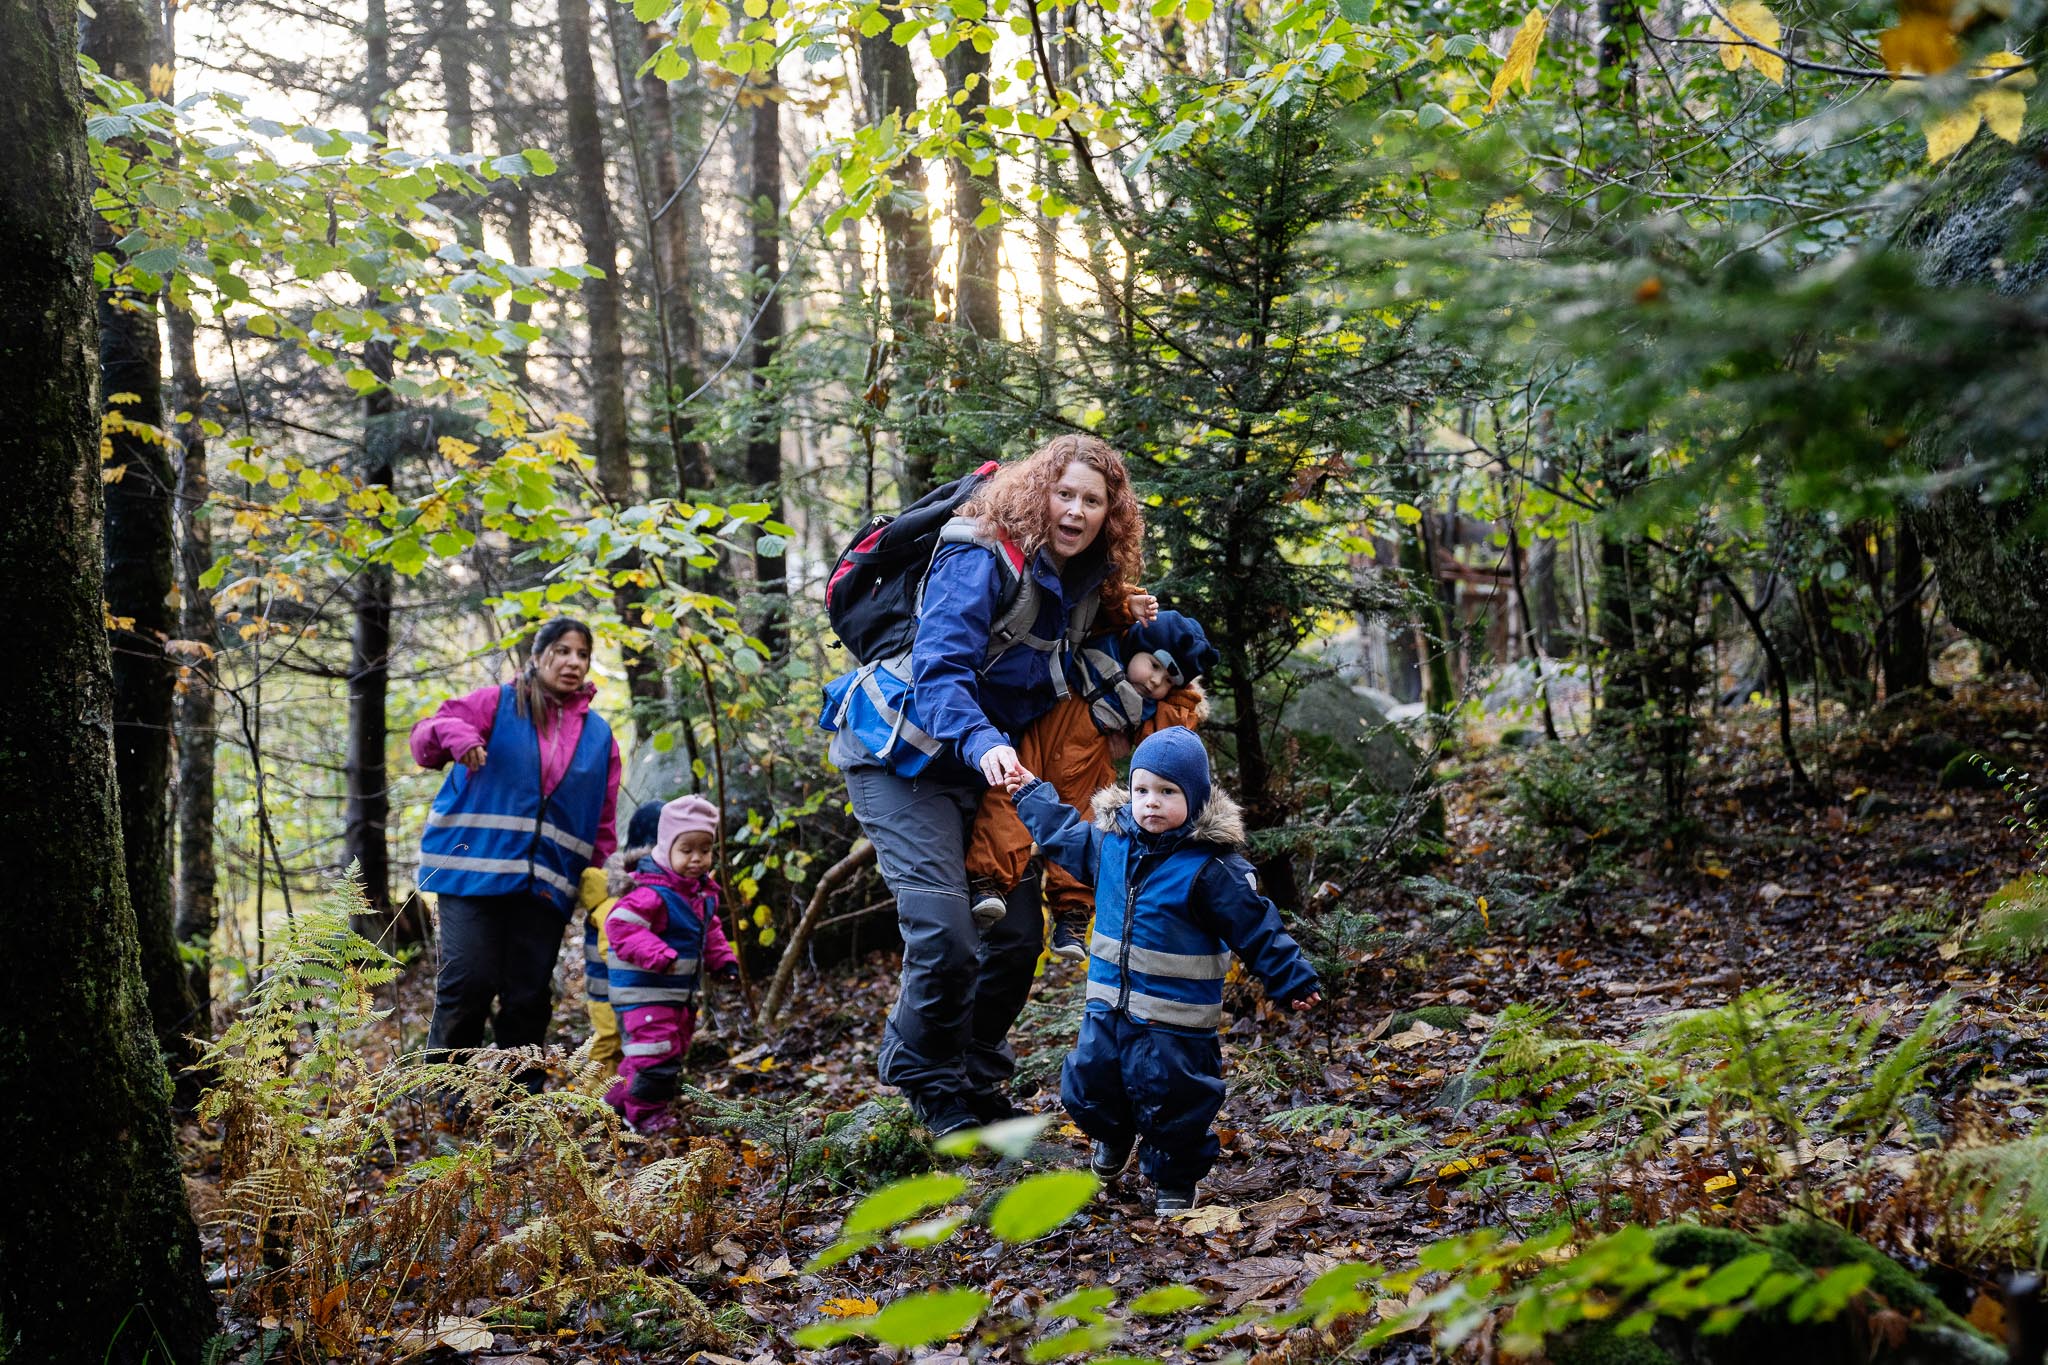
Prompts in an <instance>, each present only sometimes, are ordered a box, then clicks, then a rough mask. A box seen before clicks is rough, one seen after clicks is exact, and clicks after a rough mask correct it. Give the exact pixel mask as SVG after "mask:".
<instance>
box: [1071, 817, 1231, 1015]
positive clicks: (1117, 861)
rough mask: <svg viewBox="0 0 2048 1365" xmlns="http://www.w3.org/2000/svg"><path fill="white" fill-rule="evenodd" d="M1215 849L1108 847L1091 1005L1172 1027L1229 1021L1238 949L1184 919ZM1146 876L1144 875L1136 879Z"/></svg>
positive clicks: (1125, 839)
mask: <svg viewBox="0 0 2048 1365" xmlns="http://www.w3.org/2000/svg"><path fill="white" fill-rule="evenodd" d="M1215 857H1216V853H1215V851H1214V850H1213V849H1208V848H1201V847H1186V846H1183V847H1181V848H1177V849H1174V850H1172V851H1171V852H1168V853H1165V854H1163V855H1162V854H1159V853H1152V852H1148V851H1146V850H1145V849H1144V848H1143V847H1142V846H1139V845H1137V844H1136V843H1135V842H1134V841H1133V840H1132V839H1131V838H1130V837H1129V836H1128V835H1123V834H1112V835H1110V836H1109V837H1108V838H1107V839H1105V840H1104V841H1103V845H1102V875H1101V878H1100V880H1099V881H1098V882H1097V883H1096V898H1095V934H1094V937H1093V939H1092V940H1090V942H1089V944H1088V956H1089V962H1088V1001H1089V1004H1090V1006H1091V1007H1092V1006H1094V1005H1096V1004H1097V1003H1098V1002H1099V1003H1101V1004H1106V1005H1107V1006H1108V1007H1109V1008H1111V1009H1114V1010H1121V1011H1123V1012H1124V1013H1126V1014H1128V1015H1130V1016H1131V1017H1132V1018H1133V1019H1139V1020H1143V1021H1144V1022H1145V1023H1148V1024H1165V1025H1167V1026H1169V1027H1172V1028H1185V1029H1213V1028H1215V1027H1216V1026H1217V1025H1219V1024H1221V1023H1222V1022H1223V978H1224V976H1225V975H1227V974H1228V972H1229V970H1230V946H1229V945H1228V944H1226V943H1225V942H1224V941H1223V940H1222V939H1220V938H1218V937H1217V936H1216V935H1214V934H1212V933H1209V932H1207V931H1206V930H1203V929H1200V928H1198V927H1196V926H1195V925H1193V924H1191V923H1189V922H1188V920H1187V918H1186V917H1185V916H1184V915H1183V914H1182V913H1180V907H1182V906H1185V905H1186V904H1187V903H1188V902H1189V900H1190V899H1191V898H1192V896H1193V893H1194V882H1195V878H1196V877H1198V876H1200V875H1201V873H1202V869H1203V868H1205V867H1207V866H1208V865H1209V863H1210V861H1211V860H1212V859H1213V858H1215ZM1134 873H1136V874H1138V875H1137V876H1136V877H1134V876H1133V874H1134Z"/></svg>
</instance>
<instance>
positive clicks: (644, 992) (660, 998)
mask: <svg viewBox="0 0 2048 1365" xmlns="http://www.w3.org/2000/svg"><path fill="white" fill-rule="evenodd" d="M656 979H657V980H659V978H656ZM696 993H697V988H696V984H695V983H694V982H693V983H690V984H688V985H684V984H682V983H680V982H679V983H677V984H675V985H672V986H666V985H664V986H622V985H620V984H619V983H618V982H616V981H614V982H612V985H611V1001H612V1008H614V1009H629V1008H631V1007H632V1006H634V1005H687V1004H688V1003H689V1002H690V1000H691V998H692V997H693V996H695V995H696Z"/></svg>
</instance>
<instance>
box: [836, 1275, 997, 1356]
mask: <svg viewBox="0 0 2048 1365" xmlns="http://www.w3.org/2000/svg"><path fill="white" fill-rule="evenodd" d="M988 1303H989V1299H988V1295H986V1294H980V1293H976V1292H975V1291H974V1290H972V1289H932V1290H927V1291H926V1292H924V1293H922V1294H912V1295H911V1296H910V1297H909V1298H907V1299H898V1300H896V1302H894V1303H892V1304H890V1305H889V1306H888V1307H887V1308H884V1309H883V1310H882V1311H881V1312H879V1313H877V1314H875V1316H874V1318H873V1320H872V1321H870V1322H869V1323H868V1324H867V1326H866V1328H865V1329H864V1330H865V1332H866V1334H867V1335H868V1336H871V1337H873V1338H874V1339H875V1340H876V1341H879V1342H882V1343H884V1344H885V1345H889V1346H903V1347H910V1346H929V1345H931V1344H932V1343H933V1342H935V1341H944V1340H945V1339H946V1338H947V1337H950V1336H952V1335H953V1334H955V1333H956V1332H964V1331H966V1330H967V1329H968V1328H969V1327H972V1326H973V1325H974V1320H975V1319H976V1318H979V1317H980V1316H981V1314H982V1310H983V1309H985V1308H987V1307H988Z"/></svg>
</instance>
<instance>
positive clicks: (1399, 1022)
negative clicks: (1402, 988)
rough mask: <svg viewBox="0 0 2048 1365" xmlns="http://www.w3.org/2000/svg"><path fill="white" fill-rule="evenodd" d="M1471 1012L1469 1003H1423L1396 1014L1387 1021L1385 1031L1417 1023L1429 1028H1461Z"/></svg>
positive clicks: (1398, 1029) (1395, 1031) (1394, 1031)
mask: <svg viewBox="0 0 2048 1365" xmlns="http://www.w3.org/2000/svg"><path fill="white" fill-rule="evenodd" d="M1471 1013H1472V1009H1471V1007H1470V1006H1469V1005H1424V1006H1423V1007H1422V1008H1421V1009H1413V1010H1402V1011H1401V1012H1400V1013H1399V1014H1396V1015H1395V1016H1394V1017H1393V1019H1391V1020H1390V1021H1389V1022H1388V1024H1387V1032H1389V1033H1399V1032H1401V1031H1402V1030H1403V1029H1407V1028H1413V1027H1414V1026H1415V1025H1416V1024H1418V1023H1422V1024H1427V1025H1429V1026H1430V1027H1431V1028H1463V1027H1464V1026H1465V1020H1466V1019H1467V1018H1468V1017H1469V1016H1470V1015H1471Z"/></svg>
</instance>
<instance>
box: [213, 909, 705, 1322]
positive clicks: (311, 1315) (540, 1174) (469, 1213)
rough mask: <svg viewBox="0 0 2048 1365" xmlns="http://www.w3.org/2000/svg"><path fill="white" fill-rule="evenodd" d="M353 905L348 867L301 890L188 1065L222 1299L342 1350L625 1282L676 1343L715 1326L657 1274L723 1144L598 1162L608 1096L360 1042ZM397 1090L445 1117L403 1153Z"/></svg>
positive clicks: (700, 1231) (362, 1009) (363, 1005)
mask: <svg viewBox="0 0 2048 1365" xmlns="http://www.w3.org/2000/svg"><path fill="white" fill-rule="evenodd" d="M362 910H363V907H362V905H361V898H360V895H359V894H357V893H356V892H355V890H354V889H353V887H349V886H344V887H342V888H339V889H337V890H336V891H335V892H334V893H333V894H331V895H329V896H328V897H327V898H325V899H324V900H323V901H322V902H321V903H320V904H318V905H315V906H312V907H309V908H307V909H305V910H302V911H301V912H300V913H299V914H298V915H297V916H296V917H295V919H294V920H293V921H292V922H291V923H290V924H289V925H287V927H286V929H285V931H284V934H283V936H282V939H281V941H280V942H279V944H278V945H277V952H276V955H275V957H274V958H273V959H272V961H271V963H270V965H269V968H268V971H267V973H266V975H265V976H264V978H263V980H262V982H261V984H260V985H259V986H257V988H256V989H255V991H254V992H253V994H252V996H251V998H250V1000H249V1002H248V1003H247V1005H246V1006H245V1007H244V1008H243V1009H242V1010H241V1011H240V1012H239V1013H238V1015H237V1016H236V1018H235V1020H234V1022H233V1023H232V1024H230V1025H229V1027H228V1029H227V1031H226V1032H225V1033H224V1034H223V1035H222V1036H221V1038H220V1040H219V1041H218V1042H217V1043H216V1044H214V1046H213V1047H212V1048H211V1049H210V1050H209V1052H208V1053H207V1055H206V1057H205V1058H204V1060H203V1062H202V1064H201V1065H202V1067H203V1068H204V1071H205V1074H208V1075H210V1076H211V1077H213V1078H214V1080H215V1084H214V1085H213V1086H212V1088H211V1089H209V1090H208V1091H207V1093H206V1095H205V1097H204V1099H203V1101H202V1104H201V1108H200V1117H201V1119H202V1121H204V1122H206V1123H208V1124H211V1125H213V1126H215V1127H216V1128H217V1129H218V1131H219V1134H220V1139H221V1147H220V1153H221V1187H220V1192H219V1199H218V1202H217V1204H216V1205H215V1207H214V1209H213V1212H212V1214H211V1221H212V1222H213V1223H215V1224H217V1225H218V1226H219V1228H220V1230H221V1232H222V1233H223V1236H224V1239H225V1247H226V1257H227V1265H226V1271H227V1278H228V1284H229V1293H230V1301H231V1303H233V1304H234V1306H236V1307H237V1308H239V1309H241V1310H242V1311H244V1312H246V1313H248V1314H249V1315H250V1316H252V1317H267V1318H272V1319H275V1320H277V1321H279V1322H281V1323H283V1324H285V1326H286V1328H287V1330H289V1331H290V1332H291V1333H292V1335H293V1338H294V1349H295V1351H296V1354H297V1356H298V1357H299V1358H302V1359H309V1360H310V1359H324V1358H326V1357H327V1356H329V1355H337V1354H338V1355H342V1356H346V1357H350V1358H355V1357H358V1356H360V1355H362V1354H363V1353H364V1351H365V1349H366V1347H367V1346H368V1344H369V1343H373V1342H378V1341H383V1340H385V1339H388V1338H389V1337H391V1336H392V1335H394V1334H395V1333H396V1332H397V1331H398V1330H399V1328H400V1327H401V1326H403V1325H405V1324H407V1323H424V1324H433V1323H435V1322H437V1321H439V1320H440V1319H442V1318H444V1317H449V1316H455V1315H458V1314H459V1313H460V1311H461V1307H462V1305H464V1304H465V1303H466V1302H468V1301H469V1300H471V1299H473V1298H479V1297H480V1298H485V1299H489V1300H491V1301H492V1302H493V1303H494V1304H496V1305H497V1306H498V1308H499V1309H500V1310H508V1311H509V1310H518V1311H522V1312H526V1313H530V1314H535V1315H538V1318H539V1320H540V1321H541V1322H543V1323H548V1324H552V1323H556V1322H559V1321H561V1320H562V1319H563V1318H564V1317H565V1316H566V1315H568V1314H569V1313H570V1311H571V1310H572V1309H573V1308H575V1307H576V1306H577V1305H597V1304H601V1303H603V1302H605V1301H607V1300H610V1299H614V1298H617V1297H618V1296H621V1295H631V1296H637V1297H639V1298H642V1299H645V1300H647V1301H650V1302H658V1303H659V1304H660V1305H661V1306H662V1309H663V1311H664V1312H665V1313H666V1314H667V1315H668V1316H669V1317H670V1318H671V1319H672V1320H673V1321H675V1322H677V1323H680V1324H683V1325H684V1326H685V1327H686V1328H687V1333H686V1334H687V1335H688V1336H689V1338H690V1339H691V1340H692V1341H694V1342H696V1343H698V1344H700V1345H706V1346H711V1345H717V1344H718V1343H720V1342H721V1341H722V1340H723V1337H722V1334H721V1333H720V1332H719V1330H718V1329H717V1328H716V1327H715V1326H714V1325H713V1323H712V1322H711V1319H710V1316H709V1314H707V1313H706V1312H705V1310H704V1307H703V1305H702V1304H701V1303H700V1302H698V1300H697V1299H696V1297H695V1296H694V1295H692V1294H691V1293H690V1292H689V1290H688V1289H686V1288H684V1287H683V1286H682V1285H681V1284H678V1283H676V1282H675V1281H674V1280H672V1279H670V1278H668V1277H667V1276H666V1275H665V1274H663V1273H660V1272H661V1271H662V1269H664V1268H666V1267H673V1266H681V1265H684V1264H687V1263H688V1261H689V1260H690V1259H691V1258H693V1257H694V1256H696V1255H697V1254H699V1253H701V1252H702V1250H703V1249H704V1247H705V1245H706V1244H707V1243H708V1242H709V1240H710V1239H711V1237H712V1236H713V1234H714V1232H715V1230H716V1226H717V1217H718V1208H719V1202H718V1197H717V1196H718V1193H719V1191H720V1190H721V1189H722V1188H723V1186H724V1183H725V1176H726V1173H727V1170H728V1165H729V1158H728V1156H727V1154H726V1152H725V1150H724V1149H723V1148H722V1147H719V1146H716V1145H708V1146H701V1147H699V1148H697V1149H696V1150H693V1151H691V1152H689V1153H688V1154H686V1155H683V1156H679V1157H672V1158H668V1159H666V1160H661V1161H655V1162H651V1163H649V1164H647V1165H645V1166H642V1167H640V1168H639V1169H637V1170H635V1171H632V1172H631V1173H629V1174H624V1175H616V1176H614V1175H610V1174H608V1173H607V1172H608V1169H609V1166H610V1163H609V1162H605V1163H602V1164H601V1163H599V1162H598V1161H597V1160H595V1159H594V1157H593V1153H595V1152H608V1153H611V1154H614V1155H616V1153H617V1152H618V1151H619V1149H620V1145H621V1143H622V1141H623V1140H624V1139H623V1138H622V1135H621V1133H620V1130H619V1126H618V1123H617V1120H616V1118H615V1116H614V1115H613V1113H612V1111H611V1110H610V1109H609V1108H608V1107H607V1106H605V1105H604V1104H602V1103H601V1102H599V1101H597V1100H595V1099H592V1098H590V1097H589V1096H587V1095H585V1094H583V1093H580V1092H579V1091H578V1090H576V1089H562V1090H552V1091H545V1092H542V1093H539V1094H529V1093H528V1092H527V1091H526V1090H525V1088H524V1087H523V1086H521V1084H520V1083H519V1074H520V1073H521V1072H522V1071H523V1070H525V1069H527V1068H529V1067H531V1066H532V1065H533V1063H534V1062H535V1060H536V1057H535V1056H533V1055H530V1054H528V1053H510V1052H491V1051H485V1052H481V1053H478V1054H477V1055H476V1056H475V1058H474V1060H473V1061H472V1063H471V1064H468V1065H457V1064H438V1065H426V1064H422V1063H419V1062H417V1061H415V1060H413V1059H398V1060H396V1061H393V1062H390V1063H388V1064H382V1065H380V1064H376V1063H373V1062H371V1061H369V1060H367V1058H368V1056H369V1055H370V1054H369V1053H368V1052H367V1051H366V1050H365V1048H364V1043H365V1041H366V1035H367V1033H368V1032H369V1030H371V1029H372V1028H373V1027H374V1026H375V1025H376V1024H377V1023H378V1021H380V1020H381V1019H382V1018H383V1017H384V1015H385V1013H386V1012H385V1011H384V1010H382V1009H381V1008H379V1006H378V1004H377V996H376V993H377V991H378V989H379V988H380V987H383V986H387V985H389V984H390V983H391V982H392V981H393V979H394V978H395V977H396V975H397V970H398V969H397V965H396V963H394V962H393V961H392V960H391V959H390V958H389V957H387V956H385V955H384V954H383V953H382V952H380V951H379V950H378V949H377V948H375V947H374V946H373V945H371V944H370V943H369V942H367V941H366V940H364V939H363V938H361V937H359V936H358V935H357V934H355V933H354V932H353V931H352V930H351V929H350V928H349V917H350V915H351V913H361V912H362ZM401 1106H404V1107H421V1106H423V1107H439V1108H442V1109H444V1110H445V1111H446V1112H447V1113H448V1114H449V1115H451V1116H453V1118H454V1119H455V1120H456V1121H457V1125H458V1126H457V1127H456V1128H455V1131H454V1132H453V1134H452V1135H451V1136H450V1137H448V1138H446V1139H444V1150H442V1151H440V1152H437V1153H434V1154H432V1155H429V1156H426V1157H424V1158H422V1159H417V1160H412V1161H407V1160H406V1159H405V1156H404V1153H403V1152H402V1151H401V1143H400V1140H399V1137H398V1132H399V1125H398V1124H397V1123H396V1122H395V1121H394V1120H395V1118H396V1117H397V1116H398V1114H399V1110H400V1108H401ZM411 1117H412V1118H414V1119H417V1118H418V1117H420V1116H419V1115H418V1114H417V1113H415V1114H414V1115H412V1116H411ZM408 1126H420V1125H418V1124H416V1123H415V1124H412V1125H408Z"/></svg>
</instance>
